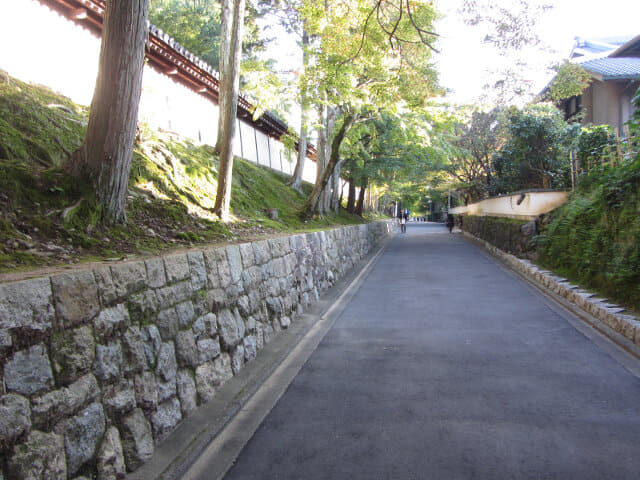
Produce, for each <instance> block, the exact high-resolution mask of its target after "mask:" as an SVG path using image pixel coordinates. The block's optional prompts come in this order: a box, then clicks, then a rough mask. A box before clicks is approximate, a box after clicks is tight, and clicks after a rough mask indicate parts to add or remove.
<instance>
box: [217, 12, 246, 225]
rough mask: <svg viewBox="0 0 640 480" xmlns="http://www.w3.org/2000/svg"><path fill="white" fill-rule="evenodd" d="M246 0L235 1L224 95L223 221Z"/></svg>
mask: <svg viewBox="0 0 640 480" xmlns="http://www.w3.org/2000/svg"><path fill="white" fill-rule="evenodd" d="M244 8H245V0H234V1H233V24H232V26H231V42H230V45H231V48H232V51H231V52H230V55H229V66H228V69H229V75H228V77H227V81H226V82H225V90H224V91H221V92H220V96H224V97H225V102H226V103H225V111H224V120H225V122H226V126H227V127H226V130H225V132H224V137H223V138H222V150H221V151H220V169H219V171H218V191H217V193H216V203H215V205H214V207H213V211H214V213H215V214H216V215H218V216H219V217H220V219H221V220H222V221H223V222H226V221H228V220H229V208H230V205H231V181H232V173H233V141H234V139H235V134H236V122H235V120H236V114H237V111H238V92H239V90H240V59H241V54H242V33H243V31H244Z"/></svg>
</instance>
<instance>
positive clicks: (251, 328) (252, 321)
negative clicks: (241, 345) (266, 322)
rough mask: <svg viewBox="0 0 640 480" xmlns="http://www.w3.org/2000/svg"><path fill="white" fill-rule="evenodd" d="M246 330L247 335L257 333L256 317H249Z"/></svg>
mask: <svg viewBox="0 0 640 480" xmlns="http://www.w3.org/2000/svg"><path fill="white" fill-rule="evenodd" d="M244 330H245V333H256V318H255V317H253V316H249V317H246V318H245V321H244Z"/></svg>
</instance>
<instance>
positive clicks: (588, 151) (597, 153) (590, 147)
mask: <svg viewBox="0 0 640 480" xmlns="http://www.w3.org/2000/svg"><path fill="white" fill-rule="evenodd" d="M615 141H616V139H615V136H614V135H613V133H612V132H611V127H610V126H608V125H596V126H591V127H584V128H583V129H582V130H581V131H580V135H578V139H577V142H576V143H577V144H576V156H577V158H578V160H579V161H580V165H581V166H582V168H588V167H589V166H590V165H595V164H598V163H601V162H603V161H605V160H607V159H608V156H609V155H610V154H611V153H612V151H611V150H612V149H613V148H615Z"/></svg>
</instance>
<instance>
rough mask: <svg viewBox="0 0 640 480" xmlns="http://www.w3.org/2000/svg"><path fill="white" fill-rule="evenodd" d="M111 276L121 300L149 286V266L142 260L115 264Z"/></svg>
mask: <svg viewBox="0 0 640 480" xmlns="http://www.w3.org/2000/svg"><path fill="white" fill-rule="evenodd" d="M111 278H113V284H114V285H115V287H116V295H117V296H118V300H120V301H122V300H124V299H125V298H127V297H128V296H130V295H132V294H134V293H137V292H140V291H142V290H144V289H145V288H147V268H146V267H145V264H144V262H142V261H140V262H129V263H121V264H118V265H113V266H112V267H111Z"/></svg>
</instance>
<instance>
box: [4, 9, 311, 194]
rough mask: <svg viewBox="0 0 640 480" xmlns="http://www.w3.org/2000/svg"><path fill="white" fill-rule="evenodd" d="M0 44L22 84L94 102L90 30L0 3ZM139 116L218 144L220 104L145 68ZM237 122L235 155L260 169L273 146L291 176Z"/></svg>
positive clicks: (267, 142)
mask: <svg viewBox="0 0 640 480" xmlns="http://www.w3.org/2000/svg"><path fill="white" fill-rule="evenodd" d="M0 45H2V48H0V69H3V70H5V71H7V72H8V73H9V74H10V75H11V76H13V77H16V78H19V79H21V80H23V81H27V82H33V83H37V84H42V85H46V86H48V87H49V88H51V89H53V90H55V91H57V92H60V93H62V94H63V95H65V96H67V97H69V98H71V99H72V100H73V101H74V102H76V103H79V104H81V105H89V104H90V103H91V98H92V96H93V90H94V87H95V81H96V76H97V71H98V58H99V54H100V39H99V38H97V37H95V36H94V35H92V34H91V33H90V32H89V31H87V30H84V29H83V28H81V27H79V26H77V25H76V24H74V23H73V22H71V21H69V20H67V19H65V18H64V17H61V16H60V15H58V14H57V13H55V12H53V11H51V10H50V9H48V8H46V7H44V6H42V5H41V4H40V3H39V2H37V1H36V0H0ZM139 118H140V120H141V121H144V122H146V123H148V124H149V125H150V126H151V127H152V128H160V129H163V130H168V131H172V132H175V133H178V134H179V135H182V136H185V137H188V138H190V139H192V140H194V141H196V142H200V143H206V144H210V145H214V144H215V140H216V137H217V131H218V106H217V105H216V104H215V103H213V102H211V101H210V100H209V99H207V98H205V97H203V96H202V95H200V94H199V93H197V92H194V91H192V90H190V89H188V88H186V87H184V86H182V85H180V84H178V83H175V82H173V81H172V79H171V77H170V76H168V75H164V74H161V73H159V72H157V71H155V70H153V69H152V68H149V67H145V69H144V75H143V91H142V97H141V99H140V110H139ZM238 124H239V125H240V129H241V132H240V131H237V132H236V142H235V145H234V154H235V155H237V156H238V157H241V158H244V159H245V160H249V161H251V162H254V163H258V159H259V160H260V162H259V163H260V165H266V166H269V165H270V162H269V159H270V156H269V147H271V167H272V168H274V169H276V170H281V171H284V172H286V173H288V174H291V173H292V172H293V168H294V165H293V164H291V163H290V162H288V161H287V160H286V154H285V151H284V146H283V145H282V144H281V143H280V142H279V141H277V140H274V139H268V138H267V136H266V135H265V134H263V133H262V132H259V131H255V129H254V128H253V127H252V126H251V125H250V124H248V123H245V122H244V121H241V120H239V121H238ZM254 131H255V133H254ZM240 133H241V134H242V135H240ZM241 136H242V144H240V139H241ZM256 140H257V142H256ZM256 143H257V147H258V151H256ZM280 155H282V162H280ZM303 177H304V179H305V180H308V181H314V180H315V163H314V162H312V161H311V160H307V162H305V171H304V175H303Z"/></svg>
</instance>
